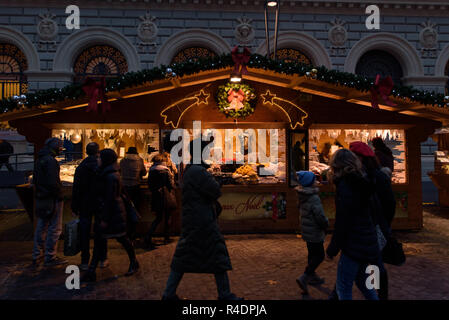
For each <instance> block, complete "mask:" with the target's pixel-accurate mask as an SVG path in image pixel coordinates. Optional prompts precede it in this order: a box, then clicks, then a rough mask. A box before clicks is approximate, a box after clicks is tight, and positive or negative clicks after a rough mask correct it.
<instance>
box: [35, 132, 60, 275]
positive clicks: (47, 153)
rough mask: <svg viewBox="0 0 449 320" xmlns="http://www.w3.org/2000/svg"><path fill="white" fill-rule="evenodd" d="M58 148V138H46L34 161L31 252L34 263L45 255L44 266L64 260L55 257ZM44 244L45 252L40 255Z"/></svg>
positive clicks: (58, 199)
mask: <svg viewBox="0 0 449 320" xmlns="http://www.w3.org/2000/svg"><path fill="white" fill-rule="evenodd" d="M61 150H62V141H61V140H59V139H57V138H49V139H47V140H46V141H45V146H44V147H43V148H42V149H41V150H40V151H39V154H38V157H37V160H36V163H35V164H34V171H33V185H34V189H35V193H34V197H35V199H34V200H35V202H34V203H35V213H36V217H37V223H36V229H35V231H34V246H33V255H32V257H33V266H34V267H36V266H37V265H38V264H39V262H40V260H41V259H42V258H45V259H44V265H45V266H55V265H60V264H66V263H67V260H66V259H63V258H59V257H58V256H57V255H56V252H57V246H58V240H59V236H60V235H61V233H62V215H63V208H64V201H63V200H64V197H63V192H62V183H61V179H60V177H59V172H60V167H59V163H58V161H57V160H56V156H58V155H59V154H60V152H61ZM44 237H45V239H44ZM44 243H45V245H44ZM44 248H45V255H44V257H43V256H42V253H43V251H44Z"/></svg>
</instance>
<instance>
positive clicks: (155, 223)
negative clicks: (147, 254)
mask: <svg viewBox="0 0 449 320" xmlns="http://www.w3.org/2000/svg"><path fill="white" fill-rule="evenodd" d="M169 219H170V214H169V213H168V212H165V214H164V211H163V210H161V211H158V212H156V219H155V220H154V221H153V223H152V224H151V227H150V231H148V237H149V238H150V240H151V238H152V237H153V234H154V232H155V231H156V228H157V226H158V225H159V223H161V222H162V220H164V238H165V239H168V238H169V237H170V234H169Z"/></svg>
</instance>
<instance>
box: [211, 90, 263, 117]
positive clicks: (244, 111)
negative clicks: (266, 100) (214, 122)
mask: <svg viewBox="0 0 449 320" xmlns="http://www.w3.org/2000/svg"><path fill="white" fill-rule="evenodd" d="M255 102H256V94H255V91H254V89H253V88H251V87H250V86H249V85H247V84H243V83H231V82H229V83H227V84H225V85H221V86H219V87H218V92H217V104H218V109H219V110H220V111H221V112H223V113H224V114H225V115H226V117H231V118H245V117H247V116H249V115H250V114H252V113H253V112H254V107H255Z"/></svg>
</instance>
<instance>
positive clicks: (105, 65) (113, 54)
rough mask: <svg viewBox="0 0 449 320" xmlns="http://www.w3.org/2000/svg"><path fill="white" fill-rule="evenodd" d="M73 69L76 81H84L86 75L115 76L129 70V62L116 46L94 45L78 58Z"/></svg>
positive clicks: (95, 77)
mask: <svg viewBox="0 0 449 320" xmlns="http://www.w3.org/2000/svg"><path fill="white" fill-rule="evenodd" d="M73 71H74V72H75V82H83V81H84V80H85V79H86V77H91V78H93V79H97V78H99V77H100V76H105V77H107V78H114V77H117V76H119V75H121V74H124V73H126V72H127V71H128V63H127V62H126V59H125V56H124V55H123V54H122V53H121V52H120V51H119V50H117V49H115V48H114V47H111V46H106V45H102V46H93V47H90V48H87V49H85V50H84V51H83V52H81V54H80V55H79V56H78V58H76V60H75V64H74V67H73Z"/></svg>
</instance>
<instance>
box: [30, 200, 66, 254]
mask: <svg viewBox="0 0 449 320" xmlns="http://www.w3.org/2000/svg"><path fill="white" fill-rule="evenodd" d="M63 207H64V202H63V201H57V202H56V203H55V209H54V212H53V215H51V216H49V217H48V218H38V219H37V223H36V230H35V231H34V246H33V254H32V256H33V260H36V259H38V258H40V257H41V256H42V252H43V251H44V242H45V261H50V260H52V259H54V258H55V257H56V251H57V245H58V240H59V236H60V235H61V233H62V209H63Z"/></svg>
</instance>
